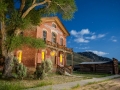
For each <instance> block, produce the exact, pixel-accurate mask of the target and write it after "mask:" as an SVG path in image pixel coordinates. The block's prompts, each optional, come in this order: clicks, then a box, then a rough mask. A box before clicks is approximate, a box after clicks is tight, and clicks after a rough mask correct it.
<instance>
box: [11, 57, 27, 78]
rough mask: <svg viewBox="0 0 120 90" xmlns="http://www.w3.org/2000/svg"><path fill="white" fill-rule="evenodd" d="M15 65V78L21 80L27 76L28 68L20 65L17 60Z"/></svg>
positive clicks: (14, 60) (15, 59)
mask: <svg viewBox="0 0 120 90" xmlns="http://www.w3.org/2000/svg"><path fill="white" fill-rule="evenodd" d="M13 62H14V65H13V76H14V77H15V78H21V79H23V78H24V77H26V76H27V67H26V66H25V65H23V63H19V62H18V60H17V58H14V59H13Z"/></svg>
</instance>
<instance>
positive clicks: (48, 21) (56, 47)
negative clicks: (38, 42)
mask: <svg viewBox="0 0 120 90" xmlns="http://www.w3.org/2000/svg"><path fill="white" fill-rule="evenodd" d="M22 34H23V35H24V36H31V37H34V38H42V39H43V40H44V41H45V43H46V47H45V48H40V49H34V48H30V47H28V46H23V47H22V48H21V49H18V50H16V52H15V53H16V55H17V57H18V59H19V62H22V63H23V64H24V65H25V66H27V67H33V68H35V67H36V66H37V65H39V64H40V63H41V62H42V61H44V60H46V59H50V60H52V62H53V65H54V70H55V71H56V68H57V66H58V65H59V66H62V67H65V66H66V65H67V60H66V56H67V53H70V54H71V55H72V53H73V51H72V49H70V48H67V47H66V37H67V36H69V35H70V34H69V32H68V31H67V30H66V28H65V27H64V25H63V24H62V22H61V21H60V20H59V18H58V17H45V18H42V19H41V23H40V25H39V26H37V27H36V28H34V29H32V30H27V31H25V32H23V33H22ZM71 62H72V61H71Z"/></svg>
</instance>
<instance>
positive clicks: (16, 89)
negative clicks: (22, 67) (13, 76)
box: [0, 82, 22, 90]
mask: <svg viewBox="0 0 120 90" xmlns="http://www.w3.org/2000/svg"><path fill="white" fill-rule="evenodd" d="M21 89H22V85H21V84H20V83H17V84H12V83H10V82H2V83H0V90H21Z"/></svg>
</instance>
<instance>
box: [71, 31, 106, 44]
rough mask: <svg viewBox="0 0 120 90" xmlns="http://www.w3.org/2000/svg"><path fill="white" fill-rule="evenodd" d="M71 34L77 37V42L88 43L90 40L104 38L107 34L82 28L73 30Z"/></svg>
mask: <svg viewBox="0 0 120 90" xmlns="http://www.w3.org/2000/svg"><path fill="white" fill-rule="evenodd" d="M70 33H71V35H73V36H74V37H75V39H74V41H75V42H77V43H88V42H90V40H94V39H98V38H103V37H105V34H98V35H96V33H95V32H94V33H92V32H90V30H89V29H82V30H81V31H78V32H77V31H76V30H71V32H70Z"/></svg>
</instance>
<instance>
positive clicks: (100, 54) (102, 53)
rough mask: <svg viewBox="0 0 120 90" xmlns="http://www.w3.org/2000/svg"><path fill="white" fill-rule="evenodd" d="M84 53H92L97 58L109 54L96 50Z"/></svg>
mask: <svg viewBox="0 0 120 90" xmlns="http://www.w3.org/2000/svg"><path fill="white" fill-rule="evenodd" d="M86 51H90V52H93V53H95V54H97V55H99V56H104V55H107V54H109V53H106V52H102V51H96V50H86Z"/></svg>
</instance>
